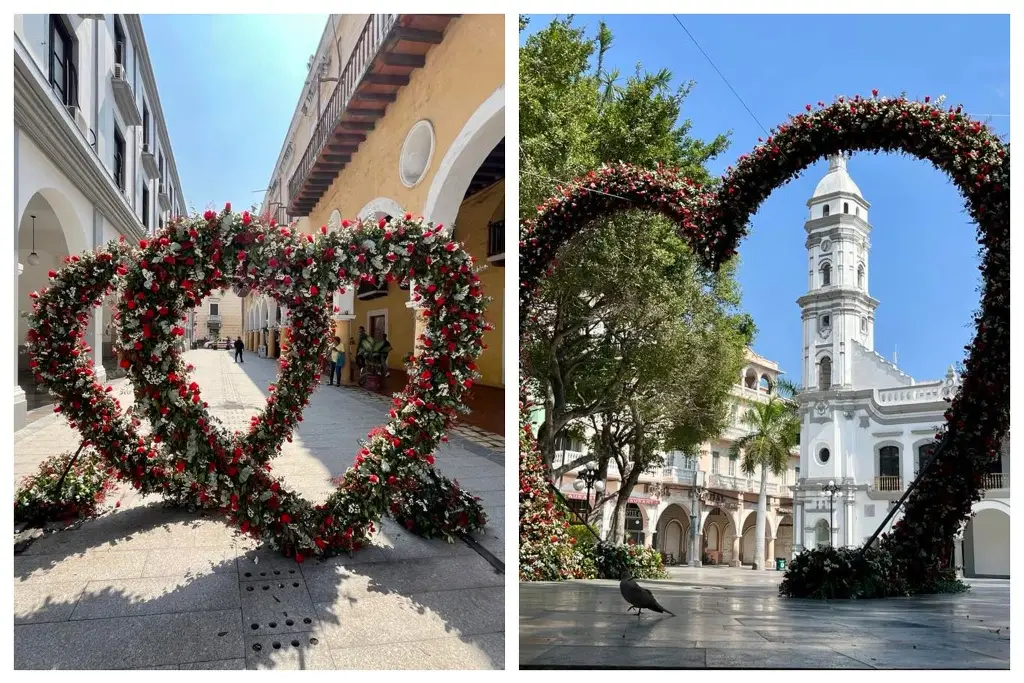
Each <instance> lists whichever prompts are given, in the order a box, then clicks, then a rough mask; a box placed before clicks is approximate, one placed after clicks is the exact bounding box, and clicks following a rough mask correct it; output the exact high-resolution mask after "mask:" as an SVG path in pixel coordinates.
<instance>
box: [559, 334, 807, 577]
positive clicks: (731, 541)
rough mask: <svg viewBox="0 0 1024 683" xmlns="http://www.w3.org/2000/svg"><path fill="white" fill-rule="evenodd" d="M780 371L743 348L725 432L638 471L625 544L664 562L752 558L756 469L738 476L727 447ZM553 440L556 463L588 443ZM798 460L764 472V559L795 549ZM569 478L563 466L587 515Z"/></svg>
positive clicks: (735, 562) (581, 504)
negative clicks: (650, 550)
mask: <svg viewBox="0 0 1024 683" xmlns="http://www.w3.org/2000/svg"><path fill="white" fill-rule="evenodd" d="M780 374H781V371H780V370H779V366H778V364H777V363H775V362H774V361H771V360H769V359H767V358H764V357H762V356H759V355H758V354H756V353H754V352H753V351H751V350H749V349H748V350H747V352H746V362H745V364H744V367H743V369H742V370H741V372H740V374H739V376H738V377H737V378H736V383H735V385H734V386H733V387H732V390H731V409H730V420H729V425H728V426H727V427H726V429H725V430H724V432H723V433H722V434H721V435H719V437H718V438H717V439H713V440H711V441H708V442H707V443H704V444H701V446H700V449H699V454H697V455H695V456H692V457H691V456H686V455H684V454H682V453H677V452H673V453H665V454H664V465H663V466H659V467H655V468H652V469H651V470H648V471H646V472H644V473H642V474H641V475H640V479H639V481H638V482H637V485H636V487H635V488H634V489H633V492H632V494H631V496H630V498H629V499H628V502H627V505H626V509H625V517H624V519H620V520H619V524H620V525H623V526H624V538H625V540H626V542H627V543H637V544H641V545H645V546H648V547H654V548H656V549H658V550H660V551H661V553H662V555H663V556H664V558H665V561H666V562H667V563H669V564H684V563H691V562H692V563H696V564H703V563H706V562H707V563H712V564H727V565H731V566H734V567H735V566H740V565H750V564H753V561H754V548H755V543H754V537H755V524H756V520H757V504H758V498H759V493H760V490H761V473H760V470H758V471H757V472H755V473H754V474H753V475H752V476H747V475H746V474H744V473H743V471H742V470H741V468H740V462H739V458H732V457H730V455H729V449H730V447H731V446H732V444H733V443H734V442H735V441H737V440H738V439H740V438H741V437H743V436H744V435H746V434H747V433H748V431H749V430H748V429H747V428H746V425H745V424H744V422H743V416H744V415H745V413H746V412H747V409H748V408H750V407H751V406H753V405H754V404H755V403H762V402H765V401H767V400H768V396H769V387H770V386H771V384H772V383H773V382H775V380H776V379H777V378H778V376H779V375H780ZM558 446H559V450H557V451H556V454H555V462H554V466H555V467H559V466H560V465H562V464H563V463H565V462H572V461H574V460H576V459H578V458H579V457H581V456H582V455H583V450H584V449H585V448H587V446H586V444H584V443H582V442H580V441H576V442H573V441H571V440H568V439H560V441H559V443H558ZM798 463H799V458H798V455H797V453H796V451H795V450H794V452H793V457H792V458H791V460H790V464H789V468H788V469H787V470H786V471H785V472H784V473H783V474H782V475H781V476H776V475H774V474H772V473H770V472H769V473H768V477H767V484H766V493H767V496H768V501H767V503H768V505H767V515H766V524H765V546H764V549H765V559H766V560H767V563H766V565H772V563H773V561H774V559H775V558H777V557H782V558H785V559H787V560H788V559H789V558H790V557H791V556H792V553H793V538H794V537H793V515H792V512H793V509H792V508H793V501H792V491H791V487H792V486H793V484H794V483H795V482H796V477H797V471H798V467H797V465H798ZM575 481H576V472H574V471H569V472H567V473H566V474H565V476H564V477H562V478H561V480H560V481H559V482H557V483H558V485H559V489H560V490H561V491H562V494H563V495H564V496H565V497H566V498H567V499H568V500H569V503H570V506H571V507H572V508H573V509H575V510H576V511H577V512H579V513H581V514H585V513H586V509H587V503H586V498H587V493H586V491H584V492H582V493H581V492H580V491H577V490H576V489H575V487H574V484H575ZM620 481H621V475H620V473H619V472H618V470H617V468H616V467H615V465H614V463H610V464H609V469H608V477H607V480H606V482H605V485H606V487H607V492H608V493H611V492H614V491H617V490H618V488H619V485H620ZM590 495H591V499H593V498H594V497H595V496H594V494H593V493H591V494H590ZM613 506H614V501H609V502H608V503H606V504H605V505H604V506H603V508H602V513H601V517H600V520H599V522H598V527H599V529H600V530H601V531H600V532H601V533H602V535H604V533H605V530H607V529H608V528H609V527H610V524H611V516H612V513H613ZM694 530H696V534H694Z"/></svg>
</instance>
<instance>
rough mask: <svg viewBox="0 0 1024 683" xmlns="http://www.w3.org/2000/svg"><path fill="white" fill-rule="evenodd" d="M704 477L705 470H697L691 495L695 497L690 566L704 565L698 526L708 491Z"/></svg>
mask: <svg viewBox="0 0 1024 683" xmlns="http://www.w3.org/2000/svg"><path fill="white" fill-rule="evenodd" d="M704 475H705V472H704V471H703V470H697V471H696V472H694V473H693V488H692V489H690V493H691V495H692V496H693V505H692V506H691V507H692V511H691V512H690V563H689V564H690V566H691V567H700V566H702V565H703V564H704V563H703V561H702V558H701V553H700V543H699V542H698V539H699V538H700V529H699V528H698V525H699V523H700V513H701V510H700V504H701V502H702V501H703V497H704V493H705V491H706V489H705V487H704Z"/></svg>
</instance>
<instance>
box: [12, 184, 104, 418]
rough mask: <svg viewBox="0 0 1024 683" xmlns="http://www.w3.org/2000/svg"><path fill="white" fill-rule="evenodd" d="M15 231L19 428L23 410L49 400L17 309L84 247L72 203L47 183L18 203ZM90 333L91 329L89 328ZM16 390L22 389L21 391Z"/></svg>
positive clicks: (28, 305)
mask: <svg viewBox="0 0 1024 683" xmlns="http://www.w3.org/2000/svg"><path fill="white" fill-rule="evenodd" d="M32 216H35V217H36V218H35V247H34V249H35V253H36V256H37V257H38V259H39V260H38V262H37V263H36V264H32V263H30V262H29V256H30V254H31V253H32V251H33V239H32V223H33V220H32ZM12 232H13V233H14V247H15V253H16V254H17V259H18V264H19V266H20V268H19V271H20V273H19V275H18V276H17V280H16V281H15V292H14V294H15V297H16V299H15V305H14V315H15V319H14V325H13V334H14V335H15V339H14V346H15V349H16V373H17V386H18V387H19V388H20V390H19V389H15V392H14V393H15V399H14V403H15V405H14V414H15V429H19V428H20V427H21V420H22V419H23V416H24V413H25V411H27V410H30V409H34V408H37V407H39V406H41V405H46V404H49V403H51V401H52V399H51V398H50V395H49V393H48V392H47V391H46V390H45V389H40V388H39V387H38V385H37V384H36V380H35V374H34V373H33V372H32V370H31V368H30V367H29V357H28V353H27V351H26V349H25V339H26V337H27V335H28V330H29V325H28V319H27V318H25V317H23V316H22V315H21V314H22V313H27V312H30V311H31V310H32V300H31V298H30V297H29V295H30V294H31V293H32V292H35V291H39V290H41V289H43V288H44V287H48V286H49V284H50V278H49V274H48V273H49V271H50V270H59V269H60V268H61V267H62V266H63V265H64V258H65V257H66V256H70V255H72V254H80V253H82V252H83V251H85V250H86V249H87V248H88V246H89V245H88V244H87V243H86V239H85V231H84V228H83V225H82V222H81V220H79V216H78V214H77V213H76V212H75V209H74V206H73V205H72V203H71V201H70V200H69V199H68V197H67V196H66V195H64V193H62V192H61V191H60V190H58V189H56V188H53V187H46V188H43V189H40V190H38V191H37V192H34V193H33V194H31V195H30V196H29V198H28V200H27V201H25V204H24V206H23V207H22V212H21V214H20V218H19V221H18V226H17V229H16V230H15V231H12ZM101 311H102V307H101V308H100V309H99V311H93V315H94V316H99V319H98V330H96V332H97V333H98V336H97V337H96V338H94V339H93V338H90V340H89V342H90V344H89V345H90V346H92V347H93V352H94V354H95V357H94V360H95V362H96V365H97V368H98V369H100V368H102V365H101V363H102V350H103V338H102V334H103V322H102V318H103V313H102V312H101ZM90 334H91V333H90ZM21 392H25V393H24V395H23V394H22V393H21Z"/></svg>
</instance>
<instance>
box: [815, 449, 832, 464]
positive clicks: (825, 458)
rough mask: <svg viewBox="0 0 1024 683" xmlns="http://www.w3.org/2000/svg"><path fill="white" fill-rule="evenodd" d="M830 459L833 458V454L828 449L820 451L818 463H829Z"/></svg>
mask: <svg viewBox="0 0 1024 683" xmlns="http://www.w3.org/2000/svg"><path fill="white" fill-rule="evenodd" d="M830 457H832V454H831V453H829V452H828V449H827V448H822V449H821V450H820V451H818V462H820V463H821V464H822V465H824V464H825V463H827V462H828V459H829V458H830Z"/></svg>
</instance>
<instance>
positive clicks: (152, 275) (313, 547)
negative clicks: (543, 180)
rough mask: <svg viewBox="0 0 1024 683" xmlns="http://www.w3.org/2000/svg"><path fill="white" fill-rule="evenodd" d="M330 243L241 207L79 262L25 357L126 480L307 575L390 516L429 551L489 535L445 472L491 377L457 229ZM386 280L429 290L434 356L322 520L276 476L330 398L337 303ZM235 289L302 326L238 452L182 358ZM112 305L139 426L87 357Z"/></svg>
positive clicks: (373, 228)
mask: <svg viewBox="0 0 1024 683" xmlns="http://www.w3.org/2000/svg"><path fill="white" fill-rule="evenodd" d="M321 233H322V234H321V235H317V236H316V237H314V236H312V235H305V234H301V233H298V232H296V231H294V230H293V229H291V228H288V227H281V226H275V225H274V224H273V222H272V221H271V222H270V223H269V224H265V223H263V222H262V221H260V220H259V219H257V218H256V217H254V216H251V215H250V214H249V213H248V212H243V213H242V214H241V215H238V214H234V213H232V212H231V207H230V205H228V206H226V207H225V209H224V211H223V212H221V213H220V214H217V213H214V212H213V211H207V212H206V213H205V214H204V215H203V216H195V217H192V218H178V219H175V220H173V221H172V222H171V223H170V224H169V225H168V226H167V227H166V228H164V229H163V230H162V231H161V232H160V233H159V234H158V235H157V236H156V237H155V238H153V239H152V240H149V241H143V242H141V243H140V244H139V247H138V248H136V247H134V246H131V245H129V244H127V243H126V242H124V241H121V242H114V243H111V244H110V245H108V247H107V248H105V249H100V250H96V251H94V252H89V253H86V254H83V255H81V256H72V257H70V258H69V259H67V265H66V266H65V267H63V268H62V269H61V270H59V271H56V272H53V271H51V272H50V278H51V285H50V287H49V288H48V289H46V290H43V291H42V292H39V293H33V295H32V296H33V298H34V299H35V301H34V303H33V313H32V315H31V316H30V331H29V335H28V349H29V353H30V355H31V365H32V367H33V368H34V371H35V373H36V376H37V379H39V380H40V381H43V382H45V383H46V384H47V385H48V386H49V388H50V391H51V393H53V394H54V395H55V396H56V399H57V406H56V408H55V410H56V411H58V412H63V413H64V414H65V415H66V417H67V419H68V420H69V421H70V423H71V425H72V426H76V427H77V428H78V429H79V430H80V431H81V433H82V435H83V439H84V440H85V441H86V442H87V443H89V444H91V445H92V446H94V447H95V448H96V449H97V450H98V452H99V453H100V454H101V455H102V456H103V457H104V458H105V460H106V462H107V463H108V464H109V466H110V468H111V469H112V471H113V472H115V473H116V475H117V476H118V477H119V478H121V479H123V480H126V481H130V482H131V483H132V484H133V485H134V486H135V488H137V489H139V490H141V491H143V492H147V493H149V492H162V493H165V494H168V495H173V496H174V497H175V498H177V499H178V500H179V501H185V502H188V503H190V504H193V505H196V506H201V507H205V508H215V509H219V510H221V511H222V512H224V513H225V514H226V515H228V516H229V517H230V518H231V519H232V520H233V521H234V522H235V523H237V524H238V526H239V527H240V528H241V530H242V531H243V532H245V533H248V534H252V535H253V536H255V537H257V538H262V539H263V540H264V541H266V542H268V543H270V544H271V545H273V546H275V547H278V548H280V549H281V550H283V551H284V552H285V553H286V554H288V555H293V556H294V557H295V559H296V560H298V561H302V560H303V558H304V557H309V556H316V555H324V554H330V553H333V552H338V551H342V550H347V551H351V550H355V549H358V548H359V547H361V546H362V545H365V544H366V543H368V541H369V537H370V535H371V534H372V533H373V531H374V528H375V527H374V524H375V523H376V522H377V521H378V520H379V519H380V518H381V516H382V515H384V514H390V515H391V516H393V517H394V518H395V519H396V520H398V521H399V522H400V523H402V524H404V525H405V526H406V528H408V529H410V530H412V531H414V532H416V533H419V534H421V535H423V536H427V537H432V536H439V535H440V536H445V537H447V538H449V539H451V538H453V537H454V536H455V535H457V534H460V533H463V532H467V531H474V530H478V529H480V528H481V527H483V525H484V524H485V521H486V519H485V516H484V513H483V510H482V508H481V507H480V505H479V503H478V500H479V499H478V498H476V497H474V496H471V495H470V494H468V493H467V492H465V491H464V490H462V489H461V488H460V487H459V485H458V484H457V483H456V482H452V481H449V480H448V479H446V478H444V477H443V476H441V475H440V474H438V473H437V472H436V471H435V470H434V468H433V467H432V465H433V464H434V456H433V453H434V451H435V449H436V448H437V446H438V445H439V443H440V442H441V441H444V440H446V436H445V434H446V432H447V430H448V429H449V428H450V427H451V424H452V421H453V419H454V418H455V416H456V411H457V409H459V408H460V406H461V398H462V395H463V393H464V392H465V390H466V389H467V388H469V387H470V386H472V383H473V381H474V379H475V378H476V377H477V376H478V375H477V371H476V365H475V363H474V361H475V359H476V357H477V356H478V355H479V354H480V352H481V349H482V348H483V341H482V337H483V333H484V330H485V329H489V326H488V324H487V323H486V322H485V321H484V319H483V310H484V307H485V306H486V303H487V298H486V297H485V296H484V294H483V291H482V290H481V286H480V280H479V277H478V275H477V273H476V267H475V265H474V259H473V257H472V256H470V255H469V254H468V253H467V252H466V251H465V250H464V249H463V247H462V246H461V245H460V244H458V243H456V242H454V241H452V239H451V238H450V235H449V232H448V231H446V230H444V229H443V227H442V226H436V227H435V226H433V225H430V224H428V223H426V222H424V221H423V220H422V219H414V218H413V217H412V216H411V215H409V214H407V215H405V216H404V217H398V218H394V219H391V220H390V221H389V220H384V219H381V220H380V221H377V222H356V223H354V224H350V223H348V222H345V224H344V225H343V228H342V230H340V231H339V232H336V233H330V234H328V232H327V230H326V228H324V229H322V230H321ZM381 277H383V278H386V279H388V280H389V281H399V282H406V281H409V280H411V279H415V282H416V284H415V285H414V287H413V299H414V301H415V302H416V303H417V304H418V306H419V307H420V313H421V315H423V316H424V318H425V323H426V324H425V328H426V329H425V332H424V334H423V335H422V336H421V337H420V338H419V340H418V342H419V346H420V351H419V353H418V354H417V355H416V356H415V357H413V358H410V359H409V363H408V370H409V383H408V385H407V386H406V387H405V389H404V391H403V392H401V393H400V394H398V395H396V396H395V397H394V401H393V408H392V409H391V411H390V413H389V417H390V421H389V422H388V423H387V424H385V425H383V426H381V427H378V428H376V429H374V430H373V431H372V432H370V434H369V436H368V438H367V440H366V441H365V443H364V444H363V445H362V448H361V449H360V451H359V453H358V455H357V456H356V458H355V464H354V466H353V467H351V468H349V470H348V471H347V472H345V474H344V476H343V477H342V479H341V483H340V485H339V487H338V489H337V490H336V491H335V492H334V493H333V494H332V495H331V496H330V497H329V498H328V499H327V501H326V502H325V503H323V504H320V505H313V504H311V503H310V502H308V501H306V500H304V499H302V498H301V497H300V496H298V495H296V494H295V493H294V492H292V491H290V490H288V489H287V487H286V486H284V485H283V484H282V482H281V481H279V480H278V479H276V478H274V477H273V476H271V474H270V471H271V462H270V461H271V459H272V458H273V457H274V456H275V455H276V454H277V453H278V452H280V450H281V446H282V443H283V442H284V440H285V439H288V440H291V438H292V436H291V435H292V431H293V430H294V429H295V428H296V426H297V423H298V422H300V421H301V420H302V410H303V408H304V407H305V406H306V405H307V404H308V402H309V396H310V394H311V393H312V392H313V390H314V389H315V387H316V385H317V382H318V380H319V370H320V368H321V367H322V360H323V359H324V358H325V356H326V354H327V353H328V352H329V343H328V339H329V338H330V336H331V335H330V334H329V330H330V325H331V320H330V315H329V313H330V311H329V308H330V304H329V303H328V298H329V297H330V296H331V293H332V292H333V291H335V290H337V289H339V288H344V287H345V286H348V285H350V284H351V283H354V282H361V281H364V280H370V279H374V280H376V279H377V278H381ZM228 287H233V288H235V289H237V290H240V291H260V292H263V293H266V294H268V295H270V296H273V297H275V298H276V299H277V300H278V301H279V303H281V304H282V305H284V306H287V307H288V309H289V311H290V316H291V336H290V347H289V349H290V352H289V353H286V354H285V355H284V356H282V358H281V360H280V366H281V369H280V375H279V377H278V381H277V382H276V384H275V385H272V386H271V387H270V391H271V396H270V397H269V398H268V399H267V404H266V406H265V408H264V410H263V411H262V412H261V413H260V414H258V415H256V416H254V417H253V418H252V419H251V423H250V425H249V429H248V431H247V432H245V433H239V432H235V433H233V434H232V433H229V432H228V430H226V429H225V428H224V427H223V425H221V423H220V422H219V421H218V420H216V419H215V418H213V417H211V416H210V414H209V413H208V411H207V404H206V403H205V402H204V401H203V400H202V396H201V393H200V388H199V386H198V385H197V384H196V383H195V382H192V381H190V379H189V374H190V372H191V370H192V369H193V368H192V367H191V366H186V364H185V363H184V361H183V360H182V357H181V353H180V350H179V348H180V343H179V342H180V339H181V338H182V337H183V335H184V333H185V330H184V328H183V327H182V325H183V316H184V315H185V314H186V313H187V311H188V309H190V308H192V307H194V306H195V305H197V304H198V303H199V302H201V301H202V300H203V298H204V297H205V296H207V295H208V294H209V293H210V292H211V291H214V290H218V289H225V288H228ZM115 290H116V291H117V293H118V310H117V312H116V313H115V315H114V317H115V319H116V320H117V323H118V324H117V328H118V330H119V337H118V343H117V345H118V351H119V355H120V357H121V361H120V362H121V366H122V367H123V368H125V370H126V372H127V375H128V378H129V379H130V381H131V383H132V385H133V387H134V390H135V401H136V405H135V406H134V408H133V409H132V410H131V411H129V412H128V413H123V412H122V411H121V406H120V405H119V402H118V401H117V400H116V399H114V398H113V397H112V396H111V394H110V392H111V388H110V387H109V386H108V387H103V386H101V385H100V384H98V383H97V382H96V381H95V372H94V369H93V362H92V358H91V356H92V354H91V353H89V348H88V347H87V345H86V344H85V342H84V330H85V328H86V326H87V324H88V320H89V315H90V312H91V311H92V309H93V307H94V306H97V305H99V304H100V303H101V301H102V299H103V297H104V296H106V295H108V294H109V293H111V292H112V291H115ZM141 418H145V419H147V420H148V423H149V432H148V434H143V423H142V419H141Z"/></svg>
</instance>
